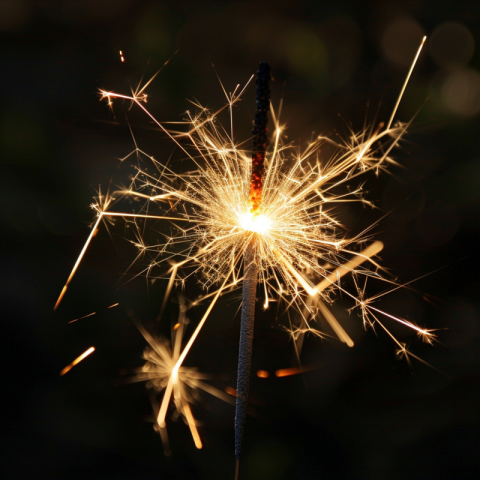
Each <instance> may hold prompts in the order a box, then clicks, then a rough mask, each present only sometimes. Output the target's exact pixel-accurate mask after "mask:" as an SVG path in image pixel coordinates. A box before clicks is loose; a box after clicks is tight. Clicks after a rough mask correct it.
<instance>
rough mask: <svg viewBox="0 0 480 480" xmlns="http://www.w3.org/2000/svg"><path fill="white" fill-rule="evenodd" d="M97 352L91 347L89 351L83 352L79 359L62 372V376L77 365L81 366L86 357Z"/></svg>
mask: <svg viewBox="0 0 480 480" xmlns="http://www.w3.org/2000/svg"><path fill="white" fill-rule="evenodd" d="M94 351H95V347H90V348H89V349H88V350H86V351H85V352H83V353H82V354H81V355H80V356H79V357H77V358H76V359H75V360H74V361H73V362H72V363H71V364H70V365H67V366H66V367H65V368H64V369H63V370H62V371H61V372H60V376H62V375H65V374H66V373H68V372H69V371H70V370H71V369H72V368H73V367H74V366H75V365H77V364H79V363H80V362H81V361H82V360H83V359H84V358H85V357H88V356H89V355H90V354H91V353H93V352H94Z"/></svg>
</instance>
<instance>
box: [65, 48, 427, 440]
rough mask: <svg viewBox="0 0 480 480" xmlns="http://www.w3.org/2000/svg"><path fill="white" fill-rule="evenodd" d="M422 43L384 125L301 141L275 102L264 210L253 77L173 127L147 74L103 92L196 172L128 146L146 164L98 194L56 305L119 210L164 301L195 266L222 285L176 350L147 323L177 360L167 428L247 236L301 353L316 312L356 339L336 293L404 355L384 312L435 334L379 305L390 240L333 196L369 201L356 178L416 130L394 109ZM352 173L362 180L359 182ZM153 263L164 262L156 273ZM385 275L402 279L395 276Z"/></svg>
mask: <svg viewBox="0 0 480 480" xmlns="http://www.w3.org/2000/svg"><path fill="white" fill-rule="evenodd" d="M423 43H424V40H423V41H422V45H421V46H420V48H419V51H418V53H417V56H416V57H415V61H414V63H413V65H412V68H411V70H410V72H409V73H408V76H407V80H406V82H405V84H404V86H403V88H402V91H401V93H400V96H399V98H398V101H397V104H396V105H395V108H394V110H393V112H392V115H391V118H390V120H389V122H388V124H387V125H386V126H385V124H384V123H380V124H378V125H367V126H366V128H364V129H363V130H361V131H359V132H354V131H351V134H350V137H349V138H348V139H347V140H345V141H343V142H335V141H333V140H332V139H331V138H329V137H327V136H324V135H321V136H318V137H317V138H316V139H315V140H313V141H311V142H310V143H309V144H307V146H306V147H305V148H304V149H303V150H301V149H300V147H298V146H294V145H293V144H289V143H286V142H285V137H284V136H283V135H284V130H285V129H284V127H283V126H282V124H281V123H280V111H279V112H278V113H277V115H275V114H274V112H273V111H272V113H273V115H272V118H273V121H274V128H273V129H272V130H273V131H274V132H275V134H274V139H273V142H272V143H273V146H272V148H271V149H267V153H266V158H265V176H264V178H263V185H262V195H261V198H259V199H257V200H258V202H259V203H258V206H257V208H256V209H255V212H252V210H251V205H250V201H249V195H250V189H251V173H252V166H251V163H252V162H251V156H250V151H247V150H243V149H242V148H241V146H242V145H243V144H239V143H235V142H234V138H233V132H234V128H233V115H232V108H233V106H234V105H235V104H237V102H238V101H239V100H240V98H241V96H242V94H243V93H244V92H245V90H246V87H247V86H248V84H249V83H250V81H251V78H250V80H249V81H248V82H247V84H246V86H245V87H244V88H243V89H242V90H240V89H239V88H238V87H237V88H236V89H235V92H234V94H231V95H228V94H226V91H225V90H224V91H225V94H226V98H227V103H226V104H225V105H224V106H223V107H222V108H220V109H219V110H218V111H216V112H213V113H212V112H210V111H209V110H207V109H206V108H204V107H202V106H201V105H199V104H198V103H195V104H194V105H195V107H196V111H195V112H193V113H192V112H187V115H188V120H187V121H186V122H184V124H183V126H184V127H185V131H183V132H182V131H180V130H179V129H181V125H180V126H177V127H176V130H171V129H169V128H167V126H166V124H165V125H164V124H162V123H160V122H159V121H158V120H156V119H155V117H154V116H153V115H152V114H151V113H150V112H149V111H148V110H147V109H146V107H145V106H144V103H145V102H146V94H145V93H144V91H145V87H146V85H145V86H144V87H142V88H140V87H139V88H138V89H137V90H136V92H132V95H123V94H117V93H114V92H106V91H102V92H101V96H102V98H103V99H106V100H107V102H108V105H110V106H112V107H113V104H114V101H115V100H123V101H128V102H132V103H133V104H135V105H137V106H138V107H139V108H140V109H141V110H143V111H144V112H145V114H146V115H147V116H148V118H149V119H150V120H152V121H153V122H154V124H155V125H156V126H157V127H158V128H159V130H160V131H161V132H163V134H165V135H167V137H168V138H169V139H170V140H171V141H172V142H173V143H174V144H175V146H176V148H177V149H178V152H179V153H180V154H181V155H182V157H183V158H184V159H186V160H188V162H189V163H190V164H191V165H193V167H192V170H190V171H188V172H183V173H178V172H176V171H175V169H174V167H173V166H172V164H171V163H169V162H167V161H165V162H162V161H159V160H157V159H154V158H153V157H150V156H149V155H147V154H146V153H145V152H143V151H142V150H140V149H139V148H138V147H137V148H135V150H134V151H133V152H132V154H130V155H133V154H135V155H136V156H137V159H138V165H137V166H136V167H135V168H136V170H135V174H134V175H133V176H132V178H131V182H130V185H128V187H126V188H123V189H121V190H118V191H117V192H115V193H114V194H112V195H107V196H106V197H104V198H103V199H102V201H99V202H97V203H96V204H94V205H92V208H93V209H94V210H95V212H96V215H97V218H96V220H95V222H94V224H93V227H92V232H91V234H90V236H89V237H88V239H87V241H86V243H85V245H84V247H83V249H82V251H81V252H80V255H79V257H78V259H77V261H76V263H75V265H74V267H73V269H72V272H71V273H70V276H69V277H68V279H67V282H66V284H65V286H64V287H63V289H62V292H61V294H60V296H59V298H58V300H57V303H56V305H55V309H57V308H58V306H59V305H60V302H61V301H62V299H63V297H64V295H65V292H66V290H67V288H68V286H69V284H70V282H71V281H72V278H73V277H74V275H75V272H76V271H77V270H78V267H79V265H80V263H81V261H82V259H83V258H84V257H85V254H86V251H87V249H88V247H89V245H90V243H91V241H92V239H93V237H94V236H95V233H96V231H97V229H98V228H99V227H100V223H101V222H102V221H104V220H106V219H108V220H112V219H113V218H116V217H118V218H123V219H124V220H126V221H130V222H132V223H133V224H134V225H135V227H136V229H137V238H136V240H135V241H132V243H133V244H134V245H135V246H136V247H137V248H138V250H139V256H140V255H143V254H144V253H148V254H149V255H151V262H150V263H149V266H148V268H147V269H145V271H144V272H145V273H146V274H147V275H149V276H152V277H157V278H164V279H168V286H167V291H166V295H165V298H164V301H163V303H162V309H161V310H162V311H163V309H164V308H165V306H166V302H167V301H168V297H169V295H170V293H171V291H172V290H173V289H174V287H175V286H179V285H183V284H184V283H185V282H186V281H187V280H188V279H189V278H192V277H194V276H195V277H196V278H197V279H198V281H199V282H200V283H201V284H202V286H203V287H204V288H205V289H210V290H213V291H210V290H209V291H208V293H206V294H205V295H204V296H203V297H202V301H205V300H207V299H208V301H209V303H208V304H207V308H206V311H205V313H204V315H203V317H202V319H201V321H200V322H199V324H198V325H197V327H196V328H195V330H194V332H193V334H192V335H191V336H190V338H189V340H188V342H187V343H186V344H185V346H182V347H180V346H179V345H180V344H181V341H180V343H175V347H174V351H175V353H174V354H169V355H170V356H166V354H165V353H159V350H158V348H160V347H158V348H157V347H155V346H154V345H153V344H152V343H155V342H153V341H150V340H149V339H148V338H147V336H146V335H145V332H143V331H142V333H143V334H144V336H145V338H147V340H148V341H149V343H150V345H151V347H152V348H153V349H154V351H155V352H156V355H160V357H161V358H162V361H163V362H164V363H165V361H166V360H165V359H166V358H167V357H168V368H167V369H166V370H165V371H162V372H163V373H162V389H163V391H164V393H163V398H162V401H161V404H160V405H159V409H158V414H157V422H158V425H159V428H160V429H161V430H162V429H164V428H165V425H166V415H167V411H168V407H169V404H170V402H171V401H172V400H173V402H174V403H175V402H176V400H175V399H176V398H177V397H176V396H175V395H176V392H177V393H178V392H179V391H181V389H182V388H183V387H181V385H182V382H185V380H182V376H183V375H184V370H182V368H183V367H182V364H183V362H184V360H185V358H186V356H187V355H188V353H189V351H190V349H191V347H192V345H193V343H194V342H195V340H196V339H197V337H198V335H199V333H200V331H201V329H202V327H203V325H204V324H205V322H206V321H207V319H208V317H209V315H210V313H211V311H212V309H213V308H214V306H215V304H216V302H217V300H218V299H219V298H220V296H221V295H223V294H225V293H226V292H228V291H231V290H232V289H233V288H237V287H238V286H239V285H240V284H241V282H242V280H243V273H242V272H243V258H244V254H245V252H246V250H247V248H248V246H249V245H254V254H253V257H254V261H255V263H256V265H257V269H258V282H259V283H260V287H261V288H260V289H259V292H257V297H258V295H259V294H260V295H262V296H263V297H264V298H263V299H262V300H263V305H264V308H268V306H269V301H270V300H269V299H275V300H276V301H277V300H278V301H282V302H283V305H284V306H285V309H288V308H294V309H295V310H296V311H297V312H299V314H300V324H299V325H296V326H295V327H292V326H291V328H290V329H289V330H288V331H289V332H290V335H291V336H292V338H293V339H294V341H295V344H296V351H297V353H298V354H299V345H300V344H301V341H302V339H303V336H304V335H305V334H306V333H309V332H310V333H313V334H317V335H319V336H324V335H325V333H324V332H321V331H320V330H319V329H318V328H317V320H319V319H325V320H326V321H327V323H328V325H329V326H330V327H331V329H332V330H333V332H334V333H335V334H336V336H337V337H338V338H339V339H340V340H341V341H342V342H344V343H346V344H347V345H348V346H353V341H352V339H351V338H350V336H349V334H348V333H347V332H346V331H345V329H344V328H343V327H342V326H341V324H340V322H339V321H338V320H337V319H336V318H335V316H334V315H333V313H332V312H331V310H330V308H329V305H330V304H331V303H332V302H333V300H334V298H335V296H336V294H337V293H341V294H342V295H343V296H344V297H345V298H346V299H347V300H349V301H351V302H353V304H354V306H353V307H352V309H355V310H356V311H357V312H358V314H359V316H360V317H361V318H362V321H363V323H364V325H365V326H373V325H375V324H379V325H380V326H381V328H382V329H384V330H385V331H386V332H387V334H388V335H389V336H390V337H391V338H392V339H393V340H394V342H396V344H397V346H398V347H399V348H400V349H401V351H402V352H403V353H402V354H403V355H406V347H405V345H404V344H402V343H401V342H399V341H398V340H397V339H396V338H395V337H394V336H393V334H391V333H390V331H389V330H388V329H387V326H386V325H385V323H383V322H381V321H380V318H379V317H380V316H382V317H384V318H386V319H387V321H395V322H399V323H400V324H401V325H403V326H404V327H406V328H409V329H413V330H415V331H417V332H418V334H419V335H420V337H421V338H422V339H423V340H424V341H426V342H429V343H430V342H431V341H432V340H433V338H434V334H433V332H432V330H427V329H425V328H420V327H418V326H416V325H414V324H413V323H412V322H408V321H406V320H403V319H402V318H399V317H396V316H395V315H392V314H390V313H387V312H384V311H382V310H381V309H380V308H378V306H373V303H374V302H378V301H379V296H377V297H372V298H367V297H366V288H365V283H366V280H367V279H372V280H375V281H383V280H385V279H384V278H383V277H382V274H381V268H380V266H379V264H378V262H377V260H376V259H375V256H377V255H378V254H379V253H380V251H381V250H382V248H383V244H382V243H381V242H378V241H372V240H371V233H369V231H368V230H367V231H365V232H363V233H362V234H360V235H356V236H354V237H348V236H347V235H346V233H345V231H346V229H345V228H344V226H343V225H341V224H340V222H339V220H338V219H337V218H336V217H335V213H334V210H333V206H334V205H335V204H340V203H343V202H360V203H363V204H365V205H371V203H370V202H369V201H368V200H367V199H365V198H364V197H363V191H362V186H361V185H360V186H359V185H358V177H360V175H365V174H367V173H369V172H370V173H375V174H378V173H379V172H381V171H385V170H387V168H388V166H389V165H395V164H396V162H395V160H394V159H393V158H392V152H393V150H394V148H395V147H397V146H398V145H399V142H400V141H401V139H402V138H403V136H404V135H405V133H406V132H407V129H408V127H409V126H410V122H407V123H401V122H396V123H394V122H393V120H394V117H395V114H396V111H397V108H398V104H399V102H400V99H401V97H402V95H403V93H404V91H405V88H406V85H407V82H408V78H409V76H410V74H411V71H412V69H413V66H414V64H415V62H416V60H417V59H418V55H419V54H420V50H421V48H422V46H423ZM148 83H149V82H148ZM148 83H147V84H148ZM222 88H223V86H222ZM227 109H228V110H229V114H230V121H231V125H230V128H229V129H227V128H224V127H223V126H222V124H221V123H220V120H219V119H220V114H221V112H222V111H225V110H227ZM227 130H229V131H230V133H227ZM327 145H328V146H329V147H330V148H334V149H335V153H334V154H333V155H331V156H329V157H328V158H327V157H325V155H324V153H323V152H322V151H321V148H322V147H323V146H327ZM130 155H128V156H127V157H125V159H127V158H128V157H129V156H130ZM125 159H124V160H125ZM145 165H148V167H153V168H147V167H146V166H145ZM355 182H357V184H356V185H354V187H353V188H351V186H352V183H353V184H355ZM122 198H129V199H131V200H132V201H135V202H137V203H138V205H139V208H137V209H136V211H137V212H138V213H132V212H116V211H112V207H113V205H114V204H115V203H116V202H117V201H118V200H120V199H122ZM151 220H161V221H162V222H165V223H167V222H168V223H169V224H170V228H171V230H170V233H169V234H168V235H167V234H165V233H162V235H164V237H165V238H164V240H162V241H158V242H156V243H153V244H149V243H148V242H147V236H146V235H143V234H140V232H143V230H144V228H140V227H139V226H140V225H141V226H143V227H145V226H146V224H147V223H146V222H148V221H151ZM154 269H156V270H157V271H158V272H159V273H158V274H154V273H153V271H154ZM346 274H351V280H350V284H351V283H352V282H353V287H352V286H351V285H350V286H348V285H346V284H343V283H342V282H341V279H342V278H343V277H344V276H345V275H346ZM387 282H388V283H389V284H391V283H393V282H392V281H390V280H387ZM197 303H199V302H197ZM193 304H194V303H192V305H193ZM178 323H179V326H178V327H177V330H174V333H175V332H177V337H176V338H181V336H182V334H179V333H178V332H181V331H182V329H183V327H182V323H181V322H178ZM162 349H163V347H161V348H160V350H161V351H162V352H163V350H162ZM152 355H153V354H152ZM415 358H416V357H415ZM299 368H301V367H299ZM157 373H158V372H157ZM297 373H298V372H297ZM186 405H187V406H185V405H183V407H179V406H178V405H177V409H179V410H180V411H181V412H182V415H183V416H184V418H185V419H186V421H187V423H188V424H189V426H190V428H191V430H192V436H193V438H194V439H195V443H196V444H197V446H198V445H200V443H198V442H200V440H199V437H198V432H197V433H195V422H194V421H193V420H192V418H193V416H192V414H191V411H190V407H189V406H188V402H187V403H186ZM162 438H163V437H162Z"/></svg>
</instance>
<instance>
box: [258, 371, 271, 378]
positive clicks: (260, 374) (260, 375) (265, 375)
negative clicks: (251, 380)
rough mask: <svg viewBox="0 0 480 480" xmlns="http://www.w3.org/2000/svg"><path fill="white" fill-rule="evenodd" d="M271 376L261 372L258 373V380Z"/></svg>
mask: <svg viewBox="0 0 480 480" xmlns="http://www.w3.org/2000/svg"><path fill="white" fill-rule="evenodd" d="M269 376H270V374H269V373H268V372H267V371H266V370H259V371H258V372H257V377H258V378H268V377H269Z"/></svg>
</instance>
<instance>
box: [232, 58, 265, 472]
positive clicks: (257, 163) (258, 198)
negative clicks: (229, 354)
mask: <svg viewBox="0 0 480 480" xmlns="http://www.w3.org/2000/svg"><path fill="white" fill-rule="evenodd" d="M269 80H270V66H269V65H268V64H267V63H266V62H262V63H260V67H259V69H258V72H257V109H256V112H255V123H254V127H253V131H252V133H253V153H252V174H251V180H250V195H249V202H250V215H251V216H250V217H249V219H248V221H249V228H250V229H252V230H254V228H253V226H254V225H255V223H256V222H260V221H262V220H261V218H260V216H261V214H262V211H261V205H262V190H263V177H264V176H265V151H266V149H267V122H268V116H267V114H268V111H269V109H270V89H269V87H268V82H269ZM264 225H265V224H264V223H263V225H262V229H263V228H264ZM255 230H258V229H255ZM258 233H260V232H258ZM256 243H257V238H256V235H254V236H252V238H251V240H250V243H249V244H248V246H247V248H246V250H245V257H244V274H243V275H244V278H243V296H242V314H241V319H240V344H239V353H238V375H237V403H236V409H235V458H236V459H237V466H236V471H237V473H236V476H238V468H239V461H240V454H241V448H242V440H243V433H244V430H245V421H246V418H247V404H248V391H249V389H250V368H251V365H252V345H253V326H254V320H255V300H256V298H257V277H258V267H257V261H256V259H255V255H256Z"/></svg>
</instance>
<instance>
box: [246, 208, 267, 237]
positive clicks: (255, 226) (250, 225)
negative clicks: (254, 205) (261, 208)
mask: <svg viewBox="0 0 480 480" xmlns="http://www.w3.org/2000/svg"><path fill="white" fill-rule="evenodd" d="M271 224H272V222H271V220H270V219H269V218H268V217H266V216H265V215H262V214H260V215H254V214H252V213H251V212H247V213H244V214H243V215H241V216H240V225H241V226H242V228H244V229H245V230H248V231H250V232H256V233H266V232H267V230H268V229H269V228H270V226H271Z"/></svg>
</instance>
